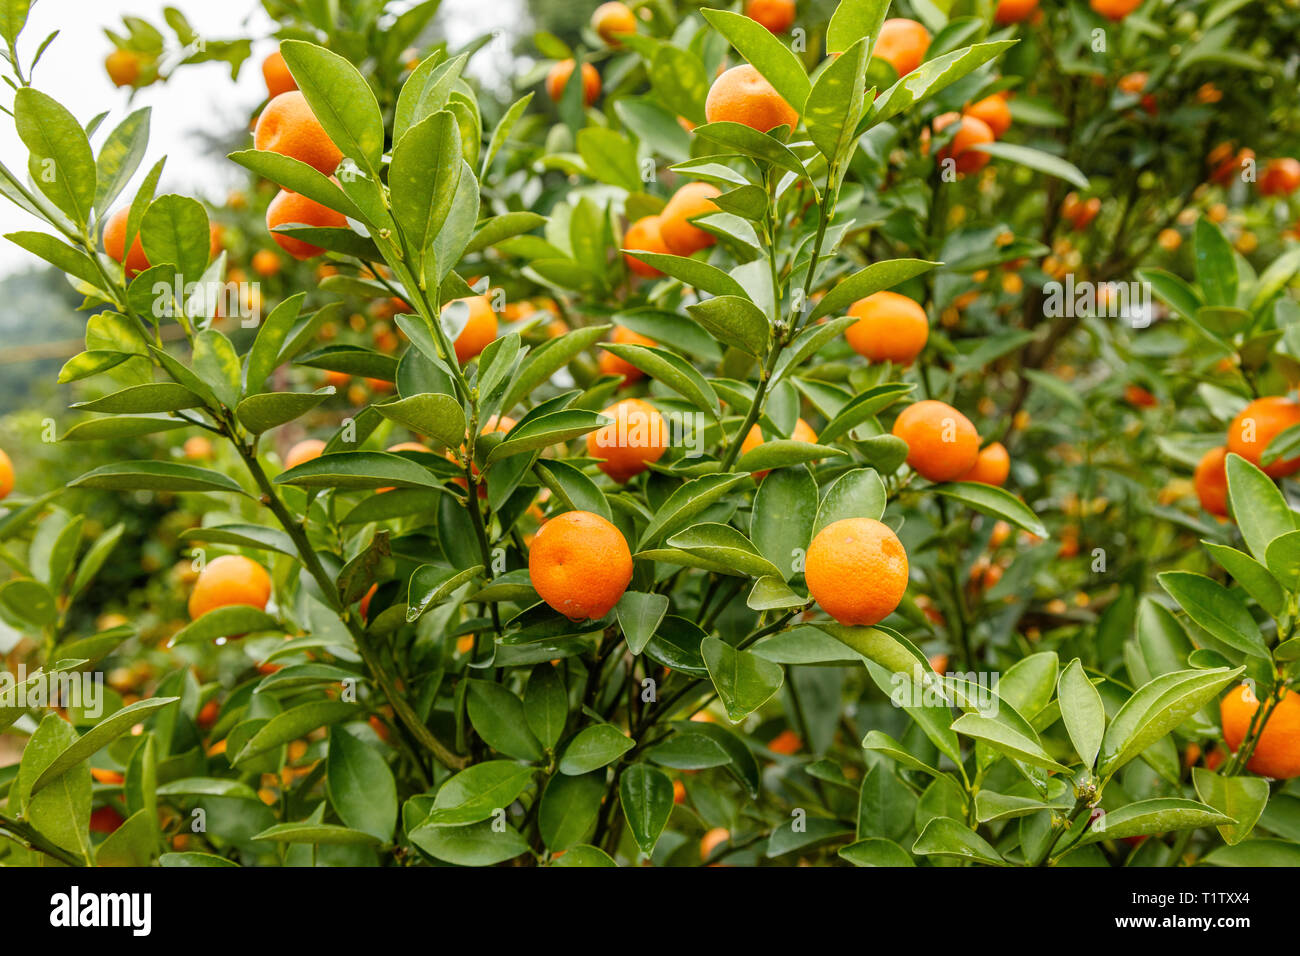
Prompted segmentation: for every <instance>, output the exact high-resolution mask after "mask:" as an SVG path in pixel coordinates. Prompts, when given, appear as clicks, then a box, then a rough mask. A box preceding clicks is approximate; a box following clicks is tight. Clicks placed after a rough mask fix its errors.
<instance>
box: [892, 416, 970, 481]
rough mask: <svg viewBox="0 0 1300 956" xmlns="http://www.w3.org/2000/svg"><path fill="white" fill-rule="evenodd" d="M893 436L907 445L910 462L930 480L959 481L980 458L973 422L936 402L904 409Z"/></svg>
mask: <svg viewBox="0 0 1300 956" xmlns="http://www.w3.org/2000/svg"><path fill="white" fill-rule="evenodd" d="M893 433H894V435H895V436H896V437H898V438H901V439H903V441H905V442H907V463H908V464H909V465H910V466H911V467H912V468H913V469H914V470H915V471H916V472H917V473H918V474H920V475H921V477H923V478H928V479H929V480H930V481H955V480H956V479H958V478H960V477H961V476H962V475H964V474H966V473H967V472H968V471H970V470H971V468H973V467H974V466H975V462H976V460H977V459H978V458H979V453H980V436H979V433H978V432H976V431H975V426H974V425H972V424H971V422H970V419H969V418H967V417H966V416H965V415H963V414H962V413H961V412H959V411H957V409H955V408H953V407H952V406H951V405H947V404H945V403H943V402H938V401H934V400H933V399H926V400H925V401H921V402H916V403H915V404H913V405H909V406H907V408H905V409H903V411H902V412H901V413H900V414H899V416H898V418H896V419H895V420H894V429H893Z"/></svg>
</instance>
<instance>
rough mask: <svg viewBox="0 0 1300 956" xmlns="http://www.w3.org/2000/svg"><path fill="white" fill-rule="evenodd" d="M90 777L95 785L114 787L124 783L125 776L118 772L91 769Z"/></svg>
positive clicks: (101, 768)
mask: <svg viewBox="0 0 1300 956" xmlns="http://www.w3.org/2000/svg"><path fill="white" fill-rule="evenodd" d="M90 775H91V777H93V778H94V780H95V782H96V783H103V784H108V785H109V786H116V785H118V784H122V783H125V782H126V776H125V775H124V774H123V773H122V772H121V771H120V770H105V769H104V768H103V767H91V768H90Z"/></svg>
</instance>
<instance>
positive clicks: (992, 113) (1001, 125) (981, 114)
mask: <svg viewBox="0 0 1300 956" xmlns="http://www.w3.org/2000/svg"><path fill="white" fill-rule="evenodd" d="M966 115H967V116H973V117H975V118H976V119H977V120H983V121H984V125H985V126H987V127H988V128H989V129H990V130H992V131H993V138H994V139H1001V138H1002V137H1003V136H1005V135H1006V132H1007V130H1009V129H1011V108H1010V107H1009V106H1007V100H1006V97H1004V96H1003V95H1002V94H1001V93H994V94H993V95H992V96H986V97H984V99H982V100H977V101H975V102H974V103H972V104H971V105H970V106H968V107H966Z"/></svg>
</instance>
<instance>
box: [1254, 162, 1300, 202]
mask: <svg viewBox="0 0 1300 956" xmlns="http://www.w3.org/2000/svg"><path fill="white" fill-rule="evenodd" d="M1297 189H1300V159H1292V158H1291V157H1290V156H1287V157H1285V158H1283V159H1272V160H1269V162H1268V165H1267V166H1265V167H1264V172H1263V173H1262V174H1261V175H1260V177H1259V194H1260V195H1261V196H1289V195H1291V194H1292V193H1293V192H1295V191H1296V190H1297Z"/></svg>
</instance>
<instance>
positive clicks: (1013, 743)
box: [952, 713, 1068, 773]
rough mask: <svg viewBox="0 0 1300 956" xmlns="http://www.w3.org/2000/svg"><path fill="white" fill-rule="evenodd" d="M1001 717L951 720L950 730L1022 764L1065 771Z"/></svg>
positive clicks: (1036, 742)
mask: <svg viewBox="0 0 1300 956" xmlns="http://www.w3.org/2000/svg"><path fill="white" fill-rule="evenodd" d="M1002 716H1003V715H1002V714H999V715H998V716H997V717H986V716H984V715H982V714H975V713H970V714H962V715H961V716H960V717H958V718H957V719H956V720H955V721H953V724H952V729H953V730H955V731H956V732H957V733H959V734H965V735H966V736H967V737H974V738H975V739H976V740H982V741H984V742H986V743H987V744H989V746H991V747H993V748H994V749H995V750H998V751H1000V752H1001V753H1004V754H1006V755H1007V756H1009V757H1011V758H1013V759H1015V760H1019V761H1021V762H1022V763H1027V764H1031V765H1032V766H1035V767H1042V768H1043V769H1044V770H1050V771H1053V772H1056V773H1065V772H1068V768H1066V767H1065V766H1063V765H1062V764H1060V763H1058V762H1057V761H1055V760H1053V759H1052V758H1051V756H1050V755H1049V754H1048V753H1047V751H1045V750H1044V749H1043V745H1042V744H1041V743H1040V742H1039V741H1038V740H1036V739H1034V738H1032V737H1028V736H1026V735H1025V734H1023V733H1021V732H1020V729H1019V728H1017V727H1016V726H1013V724H1012V723H1011V722H1010V721H1007V720H1003V719H1002Z"/></svg>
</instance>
